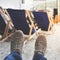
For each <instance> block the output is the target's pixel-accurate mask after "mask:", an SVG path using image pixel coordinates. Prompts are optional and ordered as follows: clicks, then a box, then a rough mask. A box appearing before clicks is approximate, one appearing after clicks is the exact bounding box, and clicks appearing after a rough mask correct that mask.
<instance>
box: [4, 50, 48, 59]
mask: <svg viewBox="0 0 60 60" xmlns="http://www.w3.org/2000/svg"><path fill="white" fill-rule="evenodd" d="M4 60H22V56H21V54H20V53H19V52H16V51H14V52H12V53H11V54H9V55H8V56H7V57H5V58H4ZM32 60H47V59H46V58H45V57H44V56H43V55H41V54H38V53H35V54H34V56H33V59H32Z"/></svg>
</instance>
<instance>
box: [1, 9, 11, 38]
mask: <svg viewBox="0 0 60 60" xmlns="http://www.w3.org/2000/svg"><path fill="white" fill-rule="evenodd" d="M3 10H4V12H5V13H6V15H7V16H8V17H9V19H10V20H8V21H7V24H6V27H5V31H4V34H3V36H2V39H3V38H5V37H7V36H8V34H9V33H8V31H9V24H10V22H12V19H11V17H10V15H9V13H8V12H7V10H6V9H3ZM4 12H3V13H2V14H3V15H4V14H5V13H4Z"/></svg>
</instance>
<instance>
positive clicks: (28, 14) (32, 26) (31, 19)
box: [26, 10, 36, 37]
mask: <svg viewBox="0 0 60 60" xmlns="http://www.w3.org/2000/svg"><path fill="white" fill-rule="evenodd" d="M26 15H27V17H28V18H29V20H28V21H30V22H31V24H29V27H30V31H29V37H30V36H31V33H32V29H34V30H35V32H36V27H35V25H34V21H33V14H32V12H31V11H29V10H26Z"/></svg>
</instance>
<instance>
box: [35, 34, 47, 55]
mask: <svg viewBox="0 0 60 60" xmlns="http://www.w3.org/2000/svg"><path fill="white" fill-rule="evenodd" d="M46 48H47V42H46V37H45V36H43V35H40V36H38V37H37V39H36V42H35V52H38V53H39V54H42V55H44V53H45V51H46Z"/></svg>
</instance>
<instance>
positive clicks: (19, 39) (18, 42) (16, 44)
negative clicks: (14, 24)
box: [5, 30, 24, 53]
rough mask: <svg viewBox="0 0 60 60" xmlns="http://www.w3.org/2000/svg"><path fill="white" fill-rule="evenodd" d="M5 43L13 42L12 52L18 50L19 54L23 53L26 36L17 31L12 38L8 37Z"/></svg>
mask: <svg viewBox="0 0 60 60" xmlns="http://www.w3.org/2000/svg"><path fill="white" fill-rule="evenodd" d="M5 41H11V52H13V51H16V50H17V51H18V52H20V53H22V48H23V43H24V36H23V32H22V31H20V30H17V31H15V32H14V33H12V34H11V35H10V36H8V37H7V39H6V40H5Z"/></svg>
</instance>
